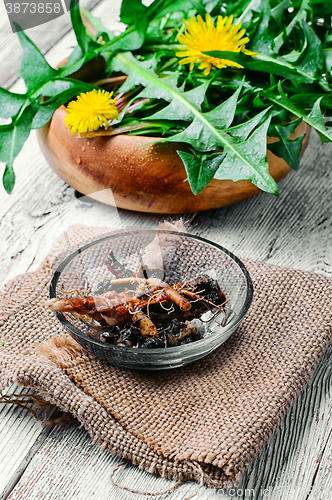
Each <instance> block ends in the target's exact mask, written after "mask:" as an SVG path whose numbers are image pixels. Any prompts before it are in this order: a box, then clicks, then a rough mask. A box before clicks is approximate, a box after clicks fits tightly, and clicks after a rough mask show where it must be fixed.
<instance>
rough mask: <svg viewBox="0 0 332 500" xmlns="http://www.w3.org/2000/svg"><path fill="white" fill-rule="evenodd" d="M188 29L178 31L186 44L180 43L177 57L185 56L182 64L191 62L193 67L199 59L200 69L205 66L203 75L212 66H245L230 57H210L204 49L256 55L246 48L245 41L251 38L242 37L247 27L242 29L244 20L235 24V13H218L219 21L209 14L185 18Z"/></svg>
mask: <svg viewBox="0 0 332 500" xmlns="http://www.w3.org/2000/svg"><path fill="white" fill-rule="evenodd" d="M183 22H184V27H185V31H184V33H180V34H179V35H178V37H177V38H178V40H179V42H180V43H181V44H182V45H184V47H179V50H181V52H177V54H176V55H177V56H178V57H184V59H182V60H181V61H179V64H190V70H192V69H193V68H194V63H200V65H199V69H204V75H208V74H209V73H210V71H211V68H212V66H216V67H217V68H226V67H227V66H231V67H235V68H243V66H241V64H238V63H236V62H234V61H230V60H228V59H219V58H218V57H211V56H208V55H206V54H203V52H208V51H211V50H220V51H227V52H244V53H245V54H247V55H250V56H255V55H256V53H255V52H251V51H250V50H247V49H245V44H246V43H248V42H249V38H248V37H244V38H242V37H243V35H244V34H245V32H246V30H245V29H241V26H242V24H241V23H239V24H237V25H236V26H233V24H232V23H233V16H229V17H228V16H225V17H222V16H218V19H217V25H216V26H215V25H214V24H213V22H212V20H211V16H210V14H206V16H205V21H204V20H203V19H202V17H201V16H197V19H196V18H194V17H192V18H191V19H189V20H188V21H186V20H185V19H184V20H183Z"/></svg>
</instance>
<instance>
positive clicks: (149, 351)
mask: <svg viewBox="0 0 332 500" xmlns="http://www.w3.org/2000/svg"><path fill="white" fill-rule="evenodd" d="M135 233H137V234H139V233H151V234H159V233H161V234H173V235H176V236H183V237H185V238H190V239H193V240H198V241H201V242H203V243H205V244H207V245H210V246H213V247H215V248H217V249H218V250H221V251H222V252H223V253H224V254H226V255H227V256H228V257H230V258H231V260H233V261H234V262H235V263H236V264H237V265H238V267H239V268H240V269H241V271H242V273H243V275H244V278H245V281H246V284H247V287H246V298H245V301H244V304H243V306H242V308H241V310H240V312H239V314H238V315H236V316H235V318H233V319H232V320H231V322H230V323H229V325H227V326H226V327H225V329H224V330H223V333H225V332H226V331H227V330H230V329H231V328H232V327H233V325H234V324H236V327H235V329H236V328H237V326H238V325H239V324H240V323H241V321H242V320H243V318H244V316H245V315H246V314H247V312H248V310H249V308H250V306H251V303H252V300H253V294H254V287H253V283H252V280H251V277H250V274H249V272H248V270H247V268H246V267H245V265H244V264H243V262H242V261H241V260H240V259H239V258H238V257H237V256H236V255H234V254H233V253H232V252H231V251H230V250H227V248H225V247H223V246H221V245H219V244H218V243H214V242H213V241H210V240H208V239H206V238H202V237H201V236H196V235H193V234H189V233H182V232H179V231H168V230H163V229H120V230H116V231H114V232H112V233H111V234H108V235H106V236H103V237H101V238H98V239H97V240H94V241H90V242H89V243H87V244H85V245H83V246H82V247H80V248H77V249H76V250H74V252H72V253H71V254H69V255H68V256H67V257H66V258H65V259H64V260H63V261H62V262H61V263H60V264H59V265H58V267H57V269H56V270H55V272H54V274H53V277H52V279H51V282H50V286H49V298H50V299H53V298H56V294H55V290H56V285H57V283H58V280H59V278H60V276H61V273H62V271H63V270H64V269H65V267H66V266H67V264H68V263H69V262H70V261H71V260H73V259H74V258H75V257H76V256H77V255H79V254H80V253H82V252H83V251H84V250H86V249H88V248H90V247H92V246H94V245H96V244H98V243H100V242H102V241H105V240H108V239H112V238H116V237H119V236H126V235H127V234H128V235H129V234H130V235H131V234H135ZM53 312H54V314H55V316H56V317H57V318H58V320H59V321H60V322H61V323H62V324H63V325H64V326H65V327H66V328H67V329H68V330H69V331H70V332H71V333H73V334H75V335H77V336H78V337H80V338H82V339H83V340H87V341H88V342H90V343H92V344H95V345H97V346H99V347H104V348H105V349H106V350H108V351H114V352H118V353H120V352H131V353H134V352H135V353H136V354H139V355H140V356H142V357H144V356H151V355H152V354H154V353H155V354H156V355H159V356H161V355H163V353H164V354H165V356H167V355H168V356H169V355H170V351H171V352H172V353H174V354H176V352H178V353H179V352H180V351H182V350H183V349H186V351H187V352H189V351H190V350H192V349H194V348H196V347H198V346H200V345H201V346H205V345H206V344H208V343H209V342H210V341H211V338H212V337H213V338H215V337H216V336H218V335H219V333H213V334H211V335H208V336H206V337H204V338H202V339H200V340H196V341H195V342H192V343H190V344H182V345H178V346H173V347H172V348H171V349H166V348H164V349H160V348H159V349H153V348H150V349H148V348H147V349H138V348H137V349H135V348H133V347H129V346H118V345H113V344H107V343H106V342H103V341H101V340H97V339H95V338H93V337H90V335H88V334H86V333H84V332H82V331H81V330H79V328H77V327H76V326H75V325H73V324H72V323H71V322H70V321H68V320H67V319H66V318H65V316H64V314H63V313H62V312H60V311H53ZM235 329H234V331H235ZM232 333H233V332H232Z"/></svg>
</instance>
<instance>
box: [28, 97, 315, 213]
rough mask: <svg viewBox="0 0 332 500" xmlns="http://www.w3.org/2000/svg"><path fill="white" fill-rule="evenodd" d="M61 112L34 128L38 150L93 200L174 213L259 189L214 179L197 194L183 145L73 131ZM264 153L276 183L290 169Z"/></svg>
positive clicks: (228, 202) (246, 183) (215, 204)
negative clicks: (84, 135) (189, 177)
mask: <svg viewBox="0 0 332 500" xmlns="http://www.w3.org/2000/svg"><path fill="white" fill-rule="evenodd" d="M65 114H66V109H65V107H64V106H61V107H60V108H59V109H58V110H57V111H56V112H55V113H54V115H53V118H52V120H51V122H50V123H48V124H47V125H45V126H44V127H42V128H41V129H39V130H38V132H37V134H38V139H39V143H40V147H41V150H42V152H43V153H44V155H45V158H46V159H47V161H48V163H49V164H50V166H51V167H52V168H53V170H54V171H55V172H56V173H57V174H58V175H59V176H60V177H61V178H62V179H63V180H64V181H66V182H67V183H68V184H70V186H72V187H73V188H75V189H76V190H77V191H79V192H80V193H83V194H85V195H88V196H90V197H91V198H94V199H95V200H98V201H101V202H103V203H106V204H109V205H114V206H117V207H119V208H126V209H129V210H135V211H141V212H154V213H169V214H175V213H185V212H196V211H202V210H208V209H214V208H219V207H223V206H226V205H231V204H233V203H237V202H238V201H242V200H244V199H246V198H249V197H251V196H254V195H256V194H258V193H260V192H261V190H260V189H258V188H257V187H256V186H254V185H253V184H252V183H251V182H250V181H245V180H243V181H238V182H233V181H227V180H222V181H221V180H216V179H213V180H212V181H211V182H210V184H209V185H208V186H207V187H206V188H205V189H204V190H203V191H202V192H201V193H200V194H199V195H196V196H195V195H194V194H193V193H192V192H191V190H190V186H189V183H188V182H185V180H186V177H187V175H186V171H185V168H184V166H183V163H182V161H181V159H180V157H179V156H178V154H177V153H176V150H177V149H178V150H179V149H181V150H183V151H185V150H186V148H185V147H184V145H183V144H176V143H159V144H151V137H143V136H126V135H118V136H113V137H95V138H93V139H86V138H80V137H79V136H78V135H77V134H76V135H74V136H72V135H71V133H70V130H69V128H66V126H65V124H64V123H63V118H64V116H65ZM295 132H296V134H295V136H298V135H301V134H303V133H304V132H306V137H305V139H304V141H303V148H302V152H303V150H304V148H305V146H306V144H307V141H308V138H309V133H308V132H309V127H308V126H307V125H306V124H305V123H304V122H302V123H301V124H300V125H299V126H298V127H297V129H296V131H295ZM270 140H271V139H270ZM272 140H273V138H272ZM149 143H150V144H149ZM267 156H268V161H269V167H270V173H271V175H272V177H273V178H274V179H275V180H276V181H277V182H278V181H279V180H280V179H281V178H282V177H284V176H285V175H286V174H287V173H288V172H289V171H290V170H291V169H290V167H289V166H288V165H287V164H286V162H285V161H284V160H282V159H281V158H278V157H277V156H275V155H274V154H273V153H271V152H270V151H268V152H267Z"/></svg>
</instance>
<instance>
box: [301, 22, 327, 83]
mask: <svg viewBox="0 0 332 500" xmlns="http://www.w3.org/2000/svg"><path fill="white" fill-rule="evenodd" d="M302 29H303V32H304V35H305V43H304V47H303V49H302V52H301V54H300V56H299V58H298V59H297V61H296V62H294V65H295V66H296V68H297V69H300V70H302V71H304V72H305V73H307V74H308V75H311V76H312V77H314V78H315V77H316V76H317V72H318V70H321V69H322V68H323V64H324V54H323V50H322V44H321V41H320V39H319V38H318V36H317V35H316V33H315V32H314V30H313V29H312V28H311V26H309V25H308V24H307V23H306V22H304V21H303V22H302Z"/></svg>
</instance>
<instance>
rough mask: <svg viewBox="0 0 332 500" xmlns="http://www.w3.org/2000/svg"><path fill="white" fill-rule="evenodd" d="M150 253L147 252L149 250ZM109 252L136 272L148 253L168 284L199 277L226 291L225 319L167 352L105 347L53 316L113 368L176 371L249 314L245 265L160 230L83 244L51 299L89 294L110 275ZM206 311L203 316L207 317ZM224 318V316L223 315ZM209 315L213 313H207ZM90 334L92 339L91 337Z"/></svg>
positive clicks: (66, 318) (64, 266)
mask: <svg viewBox="0 0 332 500" xmlns="http://www.w3.org/2000/svg"><path fill="white" fill-rule="evenodd" d="M147 249H148V250H147ZM111 252H113V253H114V255H115V257H116V258H117V260H118V261H120V262H121V263H122V264H124V265H125V266H126V267H127V268H129V269H131V270H133V271H134V272H137V271H138V270H139V269H140V267H141V264H142V259H143V260H144V259H146V258H147V255H149V256H150V257H149V258H152V260H153V259H154V260H158V259H159V260H160V258H161V259H162V261H163V268H164V271H165V273H166V276H167V281H168V282H169V283H170V284H171V285H172V284H174V283H178V282H180V281H182V280H184V279H186V280H187V281H189V280H191V279H194V278H196V277H198V276H200V275H202V274H206V275H209V276H210V277H211V278H213V279H214V280H216V281H217V282H218V283H219V286H220V288H221V290H222V291H223V292H224V293H225V295H226V299H227V301H228V302H227V304H226V312H227V314H226V320H225V321H224V324H223V325H222V326H221V319H223V318H220V315H218V316H217V317H215V318H212V319H211V320H210V321H208V322H206V323H201V322H200V320H195V322H196V323H197V322H198V323H199V324H201V325H202V327H199V328H202V332H203V333H202V335H204V336H203V338H202V339H200V340H197V341H194V342H192V343H188V344H184V345H178V346H174V347H165V348H146V349H142V348H134V347H127V346H118V345H112V344H108V343H105V342H103V341H100V340H97V339H95V338H93V335H94V332H93V326H91V325H90V324H89V323H88V322H85V321H83V320H82V319H80V318H74V317H73V316H72V315H70V314H68V313H61V312H55V315H56V316H57V318H58V319H59V320H60V321H61V323H62V324H63V325H64V326H65V327H66V328H67V329H68V330H69V332H70V334H71V336H72V337H73V338H74V339H75V340H76V341H77V342H78V343H79V344H80V345H81V346H83V347H84V348H85V349H86V350H87V351H89V352H90V353H92V354H94V355H95V356H97V357H98V358H100V359H102V360H104V361H107V362H108V363H110V364H112V365H116V366H121V367H125V368H133V369H144V370H163V369H169V368H177V367H181V366H184V365H187V364H189V363H192V362H193V361H196V360H198V359H200V358H202V357H204V356H207V355H208V354H210V353H211V352H212V351H214V350H215V349H216V348H217V347H219V346H220V345H221V344H222V343H223V342H225V341H226V340H227V339H228V338H229V336H230V335H231V334H232V333H233V332H234V331H235V330H236V328H237V327H238V325H239V324H240V323H241V321H242V320H243V318H244V316H245V314H246V313H247V311H248V309H249V307H250V305H251V302H252V297H253V285H252V282H251V279H250V276H249V274H248V271H247V270H246V268H245V266H244V265H243V263H242V262H241V261H240V260H239V259H238V258H237V257H236V256H235V255H233V254H232V253H231V252H229V251H228V250H226V249H225V248H223V247H221V246H219V245H217V244H215V243H212V242H211V241H208V240H205V239H203V238H199V237H197V236H192V235H190V234H185V233H177V232H172V231H162V230H130V231H123V232H117V233H115V234H112V235H111V236H107V237H104V238H101V239H99V240H97V241H94V242H92V243H89V244H87V245H85V246H82V247H81V248H79V249H78V250H76V251H75V252H73V253H72V254H71V255H70V256H69V257H67V258H66V259H65V260H64V261H63V262H62V263H61V264H60V266H59V267H58V269H57V270H56V272H55V273H54V276H53V279H52V281H51V285H50V298H55V297H68V294H65V293H64V291H68V290H74V289H76V290H79V291H80V292H81V293H82V294H83V293H85V294H86V295H91V294H93V293H94V290H96V286H97V283H99V282H100V281H101V280H102V279H104V278H105V277H107V276H109V277H111V273H110V271H109V270H108V269H107V267H106V265H105V262H106V260H107V259H108V257H109V255H110V253H111ZM209 314H210V313H207V315H209ZM221 316H222V315H221ZM211 317H212V314H211ZM91 335H92V336H91Z"/></svg>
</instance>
